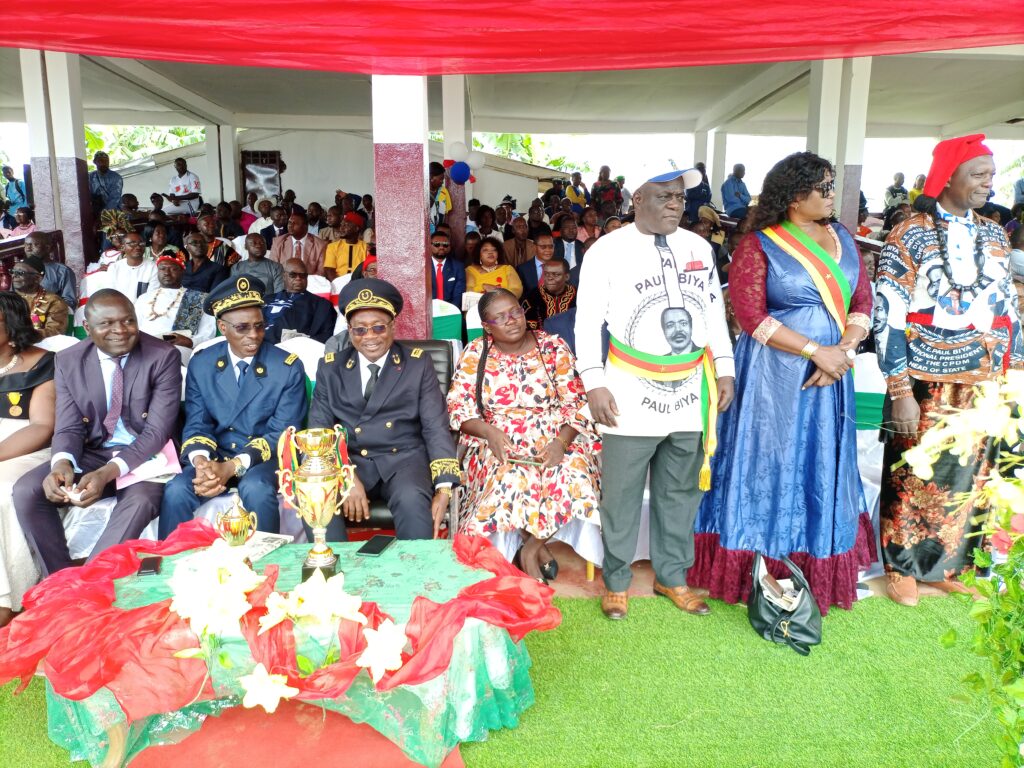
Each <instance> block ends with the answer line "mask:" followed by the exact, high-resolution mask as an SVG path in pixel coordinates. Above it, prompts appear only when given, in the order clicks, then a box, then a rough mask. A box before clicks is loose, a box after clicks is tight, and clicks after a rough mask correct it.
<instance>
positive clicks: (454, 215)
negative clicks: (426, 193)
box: [428, 75, 473, 259]
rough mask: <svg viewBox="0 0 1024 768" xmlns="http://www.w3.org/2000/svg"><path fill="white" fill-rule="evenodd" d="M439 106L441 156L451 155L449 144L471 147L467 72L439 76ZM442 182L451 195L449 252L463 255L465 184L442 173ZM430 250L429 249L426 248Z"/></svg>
mask: <svg viewBox="0 0 1024 768" xmlns="http://www.w3.org/2000/svg"><path fill="white" fill-rule="evenodd" d="M441 110H442V130H443V131H444V156H445V157H451V156H452V152H451V149H452V144H455V143H458V142H465V144H466V146H467V147H469V148H470V149H472V148H473V145H472V138H470V139H469V140H468V141H467V140H466V139H465V137H466V76H465V75H442V76H441ZM444 183H445V186H447V188H448V192H449V194H450V195H451V196H452V211H451V213H449V214H448V223H449V224H451V226H452V250H451V255H452V256H453V257H455V258H457V259H461V258H462V257H463V253H464V251H465V242H466V200H467V197H466V187H467V186H469V182H466V184H455V183H454V182H452V180H451V179H450V178H448V176H447V175H445V182H444ZM428 252H429V251H428Z"/></svg>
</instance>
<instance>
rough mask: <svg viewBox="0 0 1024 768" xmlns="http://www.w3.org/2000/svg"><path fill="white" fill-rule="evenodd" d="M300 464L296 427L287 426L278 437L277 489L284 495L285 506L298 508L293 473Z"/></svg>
mask: <svg viewBox="0 0 1024 768" xmlns="http://www.w3.org/2000/svg"><path fill="white" fill-rule="evenodd" d="M297 465H298V454H297V452H296V450H295V427H287V428H286V429H285V430H284V431H283V432H282V433H281V436H280V437H279V438H278V439H277V466H278V467H280V469H279V470H278V471H277V481H278V484H277V490H278V492H279V493H280V494H281V495H282V496H283V497H284V503H285V506H287V507H290V508H291V509H294V510H298V508H299V504H298V501H297V500H296V498H295V487H294V482H293V476H292V473H293V472H294V470H295V468H296V467H297Z"/></svg>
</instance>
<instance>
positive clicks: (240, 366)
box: [235, 360, 249, 389]
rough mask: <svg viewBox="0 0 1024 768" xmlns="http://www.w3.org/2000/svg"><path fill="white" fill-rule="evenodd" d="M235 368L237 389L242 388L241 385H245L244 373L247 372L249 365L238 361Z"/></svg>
mask: <svg viewBox="0 0 1024 768" xmlns="http://www.w3.org/2000/svg"><path fill="white" fill-rule="evenodd" d="M235 367H236V368H238V388H239V389H241V388H242V384H244V383H245V372H246V371H248V370H249V364H248V363H247V362H245V360H239V361H238V362H237V363H235Z"/></svg>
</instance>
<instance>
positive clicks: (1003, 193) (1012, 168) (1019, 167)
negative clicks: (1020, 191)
mask: <svg viewBox="0 0 1024 768" xmlns="http://www.w3.org/2000/svg"><path fill="white" fill-rule="evenodd" d="M1021 176H1024V155H1021V156H1020V157H1018V158H1017V159H1016V160H1014V161H1013V162H1011V163H1010V164H1009V165H1007V166H1005V167H1003V168H1000V169H999V178H1000V179H1002V180H1003V182H1004V183H1003V184H1000V185H999V188H998V189H997V190H996V192H997V193H998V194H999V196H1000V197H1002V198H1004V199H1006V200H1009V201H1010V204H1011V205H1012V204H1013V185H1014V184H1015V183H1016V182H1017V179H1019V178H1021ZM1005 223H1006V222H1005V221H1004V222H1003V224H1005Z"/></svg>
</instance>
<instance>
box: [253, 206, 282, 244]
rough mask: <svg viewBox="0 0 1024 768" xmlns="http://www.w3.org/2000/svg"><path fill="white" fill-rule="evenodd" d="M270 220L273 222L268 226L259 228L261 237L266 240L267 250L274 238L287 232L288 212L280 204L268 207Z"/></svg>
mask: <svg viewBox="0 0 1024 768" xmlns="http://www.w3.org/2000/svg"><path fill="white" fill-rule="evenodd" d="M270 220H271V221H272V222H273V224H271V225H270V226H269V227H264V228H263V229H261V230H260V234H261V235H263V239H264V240H266V241H267V250H268V251H269V250H270V249H271V248H272V247H273V245H274V238H275V237H278V236H280V235H286V234H288V212H287V211H285V209H284V208H282V207H281V206H280V205H275V206H274V207H273V208H271V209H270Z"/></svg>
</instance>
